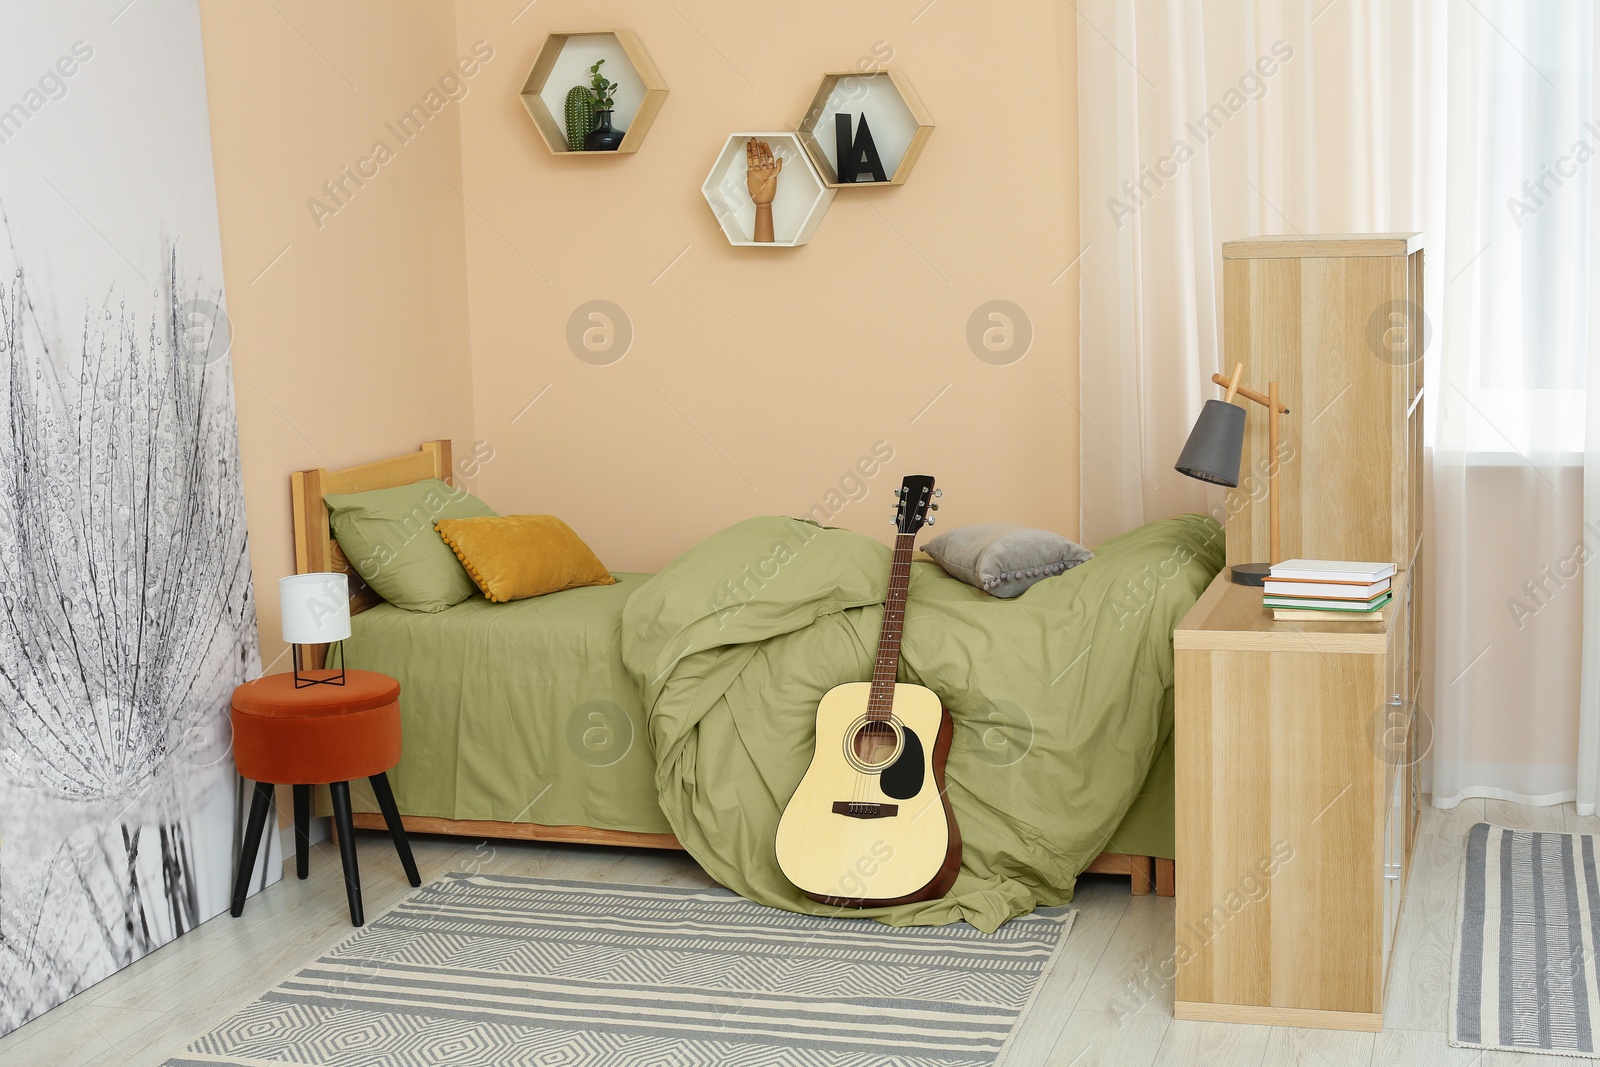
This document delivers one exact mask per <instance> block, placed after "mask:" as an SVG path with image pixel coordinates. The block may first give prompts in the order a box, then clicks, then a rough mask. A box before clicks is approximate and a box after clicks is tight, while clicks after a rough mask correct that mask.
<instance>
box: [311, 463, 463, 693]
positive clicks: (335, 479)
mask: <svg viewBox="0 0 1600 1067" xmlns="http://www.w3.org/2000/svg"><path fill="white" fill-rule="evenodd" d="M450 472H451V465H450V442H449V441H424V442H422V447H421V448H420V449H418V450H417V451H415V452H408V453H406V454H405V455H403V456H393V457H391V458H389V459H380V460H377V461H376V462H373V463H364V464H362V465H361V466H359V467H346V468H344V469H342V470H340V469H335V468H332V467H319V468H317V469H316V470H309V471H295V472H294V473H293V474H291V475H289V501H290V504H291V506H292V508H293V521H294V572H295V573H296V574H309V573H312V572H315V571H343V572H344V573H345V574H348V575H349V576H350V614H352V615H356V614H359V613H361V612H363V611H366V610H367V609H368V608H370V607H375V606H376V605H378V604H380V603H382V601H383V598H382V597H380V596H378V594H377V593H374V592H373V591H372V590H371V589H370V588H368V586H367V583H366V582H363V581H362V580H361V576H360V575H358V574H357V573H356V572H355V569H354V568H353V567H351V566H350V561H349V560H347V559H345V558H344V553H343V552H341V551H340V550H339V543H338V542H337V541H335V540H334V539H333V533H332V531H331V530H330V529H329V528H328V506H327V505H326V504H324V503H323V501H322V494H323V493H365V492H369V491H371V490H373V489H393V488H395V487H396V486H400V485H410V484H411V483H412V482H420V481H422V480H423V479H424V478H438V479H439V480H440V481H442V482H445V483H446V484H450ZM319 662H320V657H319Z"/></svg>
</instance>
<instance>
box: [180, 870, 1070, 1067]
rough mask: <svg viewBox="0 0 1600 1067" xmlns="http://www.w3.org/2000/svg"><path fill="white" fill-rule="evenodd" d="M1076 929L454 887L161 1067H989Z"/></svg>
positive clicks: (389, 920) (406, 909) (614, 894)
mask: <svg viewBox="0 0 1600 1067" xmlns="http://www.w3.org/2000/svg"><path fill="white" fill-rule="evenodd" d="M1075 914H1076V913H1075V912H1070V911H1066V910H1065V909H1060V908H1052V909H1042V910H1040V911H1038V912H1036V913H1034V914H1032V915H1028V916H1024V917H1022V918H1020V919H1013V920H1012V921H1011V922H1009V923H1007V924H1005V925H1004V926H1002V927H1001V928H1000V929H999V930H998V931H996V932H995V933H993V934H983V933H980V932H979V931H978V930H976V929H974V928H973V927H971V926H968V925H966V924H964V923H958V924H954V925H951V926H943V927H907V928H904V929H895V928H891V927H887V926H883V925H880V924H878V923H875V922H872V921H871V920H866V919H854V918H852V919H832V918H819V917H817V916H810V915H796V914H792V913H790V912H786V911H778V910H776V909H773V908H767V907H763V906H762V905H759V904H754V903H751V902H750V901H748V900H745V899H743V898H742V897H738V896H735V895H734V894H732V893H729V892H727V891H725V890H701V889H678V888H666V887H659V886H632V885H608V884H605V883H599V882H564V881H554V880H546V879H531V878H514V877H507V876H492V875H481V874H479V875H473V874H452V875H447V876H446V877H444V878H441V879H440V880H438V881H436V882H432V883H430V884H429V885H426V886H423V887H422V888H421V889H418V890H417V891H416V892H414V893H413V894H412V895H411V896H410V897H408V898H407V899H406V900H404V901H402V902H401V903H400V904H398V905H396V906H395V907H394V908H393V909H391V910H390V911H389V912H387V913H385V914H384V915H383V916H382V917H381V918H379V919H376V920H374V921H373V922H371V923H370V924H369V925H368V926H367V927H366V928H365V929H363V930H361V931H360V932H359V933H357V934H356V935H355V936H353V937H352V938H350V939H349V940H348V941H346V942H345V943H344V944H343V945H341V946H339V947H338V948H336V949H334V950H333V951H332V952H330V953H328V954H327V955H326V956H323V957H321V958H320V959H318V960H316V961H315V962H313V963H312V964H310V965H309V966H307V967H305V968H304V969H302V970H301V971H300V972H299V973H298V974H295V975H294V976H293V977H291V978H289V979H287V980H285V981H283V982H281V983H279V984H278V985H277V986H276V987H275V988H273V989H272V990H270V991H269V992H268V993H266V994H265V995H264V996H262V997H261V998H260V999H259V1000H257V1001H255V1002H254V1003H252V1004H250V1005H248V1006H247V1007H245V1008H244V1009H243V1010H241V1011H239V1012H238V1013H237V1014H235V1015H234V1016H233V1017H232V1018H231V1019H229V1020H228V1021H227V1022H225V1023H224V1024H223V1025H221V1026H219V1027H218V1028H217V1029H216V1030H213V1031H212V1032H211V1033H209V1034H207V1035H205V1036H204V1037H202V1038H200V1039H199V1040H197V1041H195V1042H194V1043H193V1044H191V1045H190V1046H189V1048H188V1049H187V1050H185V1052H184V1054H183V1055H181V1056H179V1057H177V1058H175V1059H171V1060H168V1061H167V1067H202V1065H204V1067H215V1065H217V1064H229V1065H238V1067H266V1065H271V1067H286V1065H288V1067H296V1065H306V1067H311V1065H315V1067H346V1065H352V1067H353V1065H356V1064H381V1065H383V1067H425V1065H426V1067H434V1065H438V1064H452V1065H458V1064H463V1065H464V1064H472V1065H490V1067H503V1065H504V1067H509V1065H513V1064H515V1065H519V1067H520V1065H535V1064H539V1065H543V1064H551V1065H554V1064H562V1065H569V1067H612V1065H615V1067H639V1065H642V1064H652V1065H660V1067H674V1065H683V1067H702V1065H713V1064H714V1065H716V1067H755V1065H760V1067H821V1065H838V1067H845V1065H849V1067H989V1065H992V1064H995V1063H997V1062H999V1059H1000V1056H1001V1055H1002V1054H1003V1053H1004V1051H1005V1049H1006V1048H1007V1046H1008V1044H1009V1043H1010V1041H1011V1038H1012V1035H1013V1034H1014V1033H1015V1032H1016V1030H1017V1027H1018V1024H1020V1023H1021V1021H1022V1019H1023V1017H1024V1016H1025V1015H1026V1013H1027V1011H1028V1008H1029V1006H1030V1005H1031V1004H1032V1002H1033V998H1034V995H1035V993H1036V992H1037V990H1038V988H1039V985H1040V983H1041V982H1042V981H1043V979H1044V976H1045V975H1046V973H1048V971H1049V969H1050V966H1051V963H1052V961H1053V960H1054V958H1055V956H1056V953H1057V952H1058V951H1059V950H1060V948H1061V946H1062V945H1063V944H1064V943H1065V942H1066V938H1067V934H1068V932H1069V931H1070V930H1071V928H1072V919H1073V916H1074V915H1075Z"/></svg>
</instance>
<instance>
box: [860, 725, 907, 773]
mask: <svg viewBox="0 0 1600 1067" xmlns="http://www.w3.org/2000/svg"><path fill="white" fill-rule="evenodd" d="M899 743H900V739H899V737H898V735H897V734H896V733H895V728H894V727H893V726H891V725H889V724H888V723H886V722H869V723H866V724H864V725H863V726H862V727H861V729H860V730H858V731H856V737H855V741H854V743H853V748H854V749H855V755H856V759H858V760H860V761H861V762H862V763H863V764H865V765H866V766H868V767H876V766H878V765H879V764H883V763H887V762H888V761H889V760H890V759H891V758H893V756H894V751H895V749H896V748H898V747H899Z"/></svg>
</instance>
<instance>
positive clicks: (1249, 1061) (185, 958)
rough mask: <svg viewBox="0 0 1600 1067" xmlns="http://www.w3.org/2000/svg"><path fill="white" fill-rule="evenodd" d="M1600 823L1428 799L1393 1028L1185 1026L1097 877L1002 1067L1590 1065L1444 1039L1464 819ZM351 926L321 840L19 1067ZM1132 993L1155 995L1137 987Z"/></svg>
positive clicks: (137, 1065)
mask: <svg viewBox="0 0 1600 1067" xmlns="http://www.w3.org/2000/svg"><path fill="white" fill-rule="evenodd" d="M1484 818H1487V819H1488V820H1489V821H1491V822H1495V823H1498V824H1499V825H1502V826H1515V827H1522V828H1527V829H1539V830H1563V829H1564V830H1581V831H1584V832H1588V833H1600V819H1580V818H1579V817H1578V816H1577V814H1576V813H1575V811H1574V809H1573V807H1572V805H1570V804H1568V805H1566V806H1565V807H1564V808H1524V807H1518V806H1516V805H1510V804H1503V803H1500V802H1498V801H1469V802H1467V803H1465V804H1463V805H1461V807H1459V808H1456V809H1454V810H1453V811H1448V812H1445V811H1436V810H1434V809H1431V808H1429V809H1425V811H1424V814H1423V824H1422V831H1423V833H1422V836H1421V837H1420V839H1419V841H1418V844H1417V850H1418V861H1417V865H1416V868H1415V871H1414V873H1413V875H1412V878H1413V881H1412V883H1411V888H1410V891H1409V893H1408V896H1407V900H1406V907H1405V914H1404V915H1403V916H1402V918H1401V921H1400V938H1399V943H1398V947H1397V954H1396V957H1395V962H1394V966H1395V973H1394V979H1393V984H1392V987H1391V992H1390V996H1389V1003H1388V1007H1387V1024H1388V1028H1387V1029H1386V1030H1385V1031H1384V1032H1383V1033H1382V1034H1376V1035H1374V1034H1345V1033H1335V1032H1331V1031H1325V1030H1296V1029H1287V1028H1278V1027H1267V1026H1234V1025H1229V1024H1224V1023H1193V1022H1175V1021H1173V1019H1172V989H1171V986H1170V984H1169V983H1165V982H1162V981H1161V979H1160V977H1159V973H1160V966H1159V965H1160V963H1161V962H1162V961H1163V960H1164V959H1165V958H1166V957H1167V956H1168V955H1169V954H1170V953H1171V951H1172V943H1173V903H1172V900H1171V899H1163V898H1161V897H1156V896H1146V897H1134V896H1131V895H1129V893H1128V883H1127V880H1126V879H1113V878H1108V877H1100V876H1090V877H1086V878H1085V879H1084V880H1083V882H1082V883H1081V885H1080V887H1079V893H1078V899H1077V902H1076V905H1077V907H1078V908H1079V909H1080V914H1079V916H1078V920H1077V923H1076V925H1075V926H1074V927H1073V930H1072V934H1071V937H1070V938H1069V939H1068V942H1067V946H1066V948H1065V949H1064V951H1063V952H1062V955H1061V957H1060V959H1059V961H1058V963H1057V965H1056V967H1055V969H1054V971H1052V972H1051V974H1050V976H1049V978H1048V979H1047V980H1046V981H1045V984H1044V987H1043V989H1042V990H1041V991H1040V994H1039V1000H1038V1002H1037V1003H1036V1004H1035V1006H1034V1009H1033V1011H1032V1012H1031V1013H1030V1015H1029V1017H1028V1019H1027V1021H1026V1023H1025V1024H1024V1027H1023V1031H1022V1033H1021V1034H1020V1035H1019V1036H1018V1044H1017V1045H1016V1047H1015V1048H1014V1050H1013V1051H1012V1053H1011V1055H1010V1056H1009V1057H1008V1059H1007V1060H1006V1064H1005V1067H1091V1065H1094V1064H1108V1065H1109V1064H1115V1065H1117V1067H1147V1065H1152V1064H1162V1065H1174V1067H1178V1065H1201V1064H1207V1065H1210V1064H1215V1065H1227V1067H1234V1065H1240V1067H1281V1065H1291V1064H1305V1065H1308V1067H1354V1065H1371V1067H1379V1065H1385V1067H1387V1065H1395V1067H1400V1065H1415V1067H1436V1065H1445V1067H1456V1065H1470V1064H1478V1065H1481V1067H1498V1065H1505V1064H1511V1063H1519V1064H1522V1063H1525V1064H1527V1065H1529V1067H1553V1065H1555V1064H1560V1063H1569V1064H1588V1065H1593V1064H1595V1063H1596V1062H1597V1061H1594V1060H1569V1059H1566V1058H1558V1057H1550V1056H1538V1057H1532V1056H1519V1055H1512V1054H1508V1053H1478V1052H1474V1051H1469V1050H1465V1049H1452V1048H1450V1047H1448V1045H1447V1044H1446V1042H1445V1035H1444V1030H1445V1018H1446V1016H1445V1010H1446V1000H1447V997H1448V996H1449V989H1450V976H1449V967H1450V957H1451V949H1452V945H1453V941H1454V936H1455V933H1454V930H1453V926H1454V922H1455V916H1456V893H1457V881H1458V878H1459V870H1460V863H1461V858H1462V855H1463V852H1464V844H1463V842H1464V839H1465V834H1466V832H1467V829H1468V827H1470V826H1471V825H1472V824H1473V823H1474V822H1477V821H1479V820H1481V819H1484ZM360 845H361V873H362V881H363V888H364V890H365V899H366V907H367V914H368V915H369V916H376V915H377V914H379V913H380V912H382V911H383V910H385V909H386V908H388V907H389V906H390V905H392V904H394V903H395V902H396V901H398V900H399V899H400V898H401V897H403V896H404V895H405V893H406V892H407V891H408V887H407V886H406V885H405V883H404V881H403V880H402V877H401V875H400V869H399V863H398V861H396V859H395V857H394V853H393V851H392V848H391V846H390V844H389V841H388V838H387V837H385V836H382V835H378V834H366V833H364V834H362V835H361V842H360ZM415 850H416V855H417V863H418V866H419V867H420V868H421V871H422V877H423V880H424V881H427V880H429V879H432V878H436V877H438V876H439V875H442V874H444V873H446V872H448V871H460V870H466V871H485V872H494V873H505V874H521V875H533V876H541V875H542V876H548V877H555V878H577V879H594V880H604V881H613V882H631V883H645V884H654V885H708V884H710V883H709V881H708V879H707V878H706V877H705V875H704V874H703V873H701V871H700V870H699V868H697V867H695V866H694V865H693V863H692V862H690V861H689V860H688V859H687V857H685V856H683V855H682V854H679V853H665V852H643V851H632V850H626V849H611V848H589V847H582V846H560V845H555V846H551V845H536V844H523V843H512V842H503V841H495V842H478V841H470V840H469V841H463V840H457V839H450V838H436V837H435V838H418V839H417V840H416V841H415ZM350 933H351V928H350V926H349V918H348V915H347V914H346V912H345V902H344V884H343V881H342V879H341V878H340V874H339V857H338V852H337V850H335V849H333V848H331V847H330V845H329V843H328V842H324V843H322V844H321V845H319V846H317V850H316V855H315V857H314V858H313V863H312V872H311V878H310V879H309V880H308V881H306V882H303V883H302V882H297V881H295V880H294V879H293V878H292V877H291V878H290V879H287V880H285V881H283V882H281V883H279V884H278V885H276V886H274V887H272V888H271V889H269V890H267V891H266V892H265V893H262V894H260V895H258V896H256V897H253V898H252V899H251V901H250V904H249V906H248V907H247V908H246V910H245V915H244V918H243V919H237V920H235V919H231V918H229V917H228V916H226V915H223V916H220V917H218V918H216V919H213V920H211V921H210V922H208V923H206V924H204V925H203V926H201V927H200V929H198V930H196V931H194V932H193V933H191V934H189V935H187V936H185V937H182V938H180V939H178V940H177V941H175V942H174V943H172V944H171V945H168V946H167V947H166V948H164V949H162V950H160V951H159V952H156V953H154V954H153V955H151V956H149V957H147V958H146V959H144V960H142V961H140V962H139V963H136V964H134V965H133V966H132V967H129V968H127V969H126V970H124V971H122V972H120V973H119V974H117V975H115V976H113V977H112V978H110V979H108V980H107V981H105V982H102V983H101V984H100V985H97V986H95V987H94V988H92V989H90V990H88V991H87V992H84V993H82V994H80V995H79V996H77V997H75V998H74V999H73V1000H71V1001H69V1002H68V1003H66V1004H64V1005H62V1006H61V1007H59V1008H57V1009H55V1010H54V1011H51V1012H49V1013H47V1014H45V1015H44V1016H41V1017H40V1018H39V1019H36V1020H34V1021H33V1022H32V1023H29V1024H28V1025H27V1026H24V1027H22V1028H21V1029H19V1030H17V1031H16V1032H14V1033H12V1034H10V1035H8V1036H7V1037H5V1038H0V1064H4V1065H5V1067H87V1065H93V1067H147V1065H154V1064H159V1063H161V1062H162V1061H163V1060H164V1059H166V1058H167V1057H169V1056H171V1055H174V1054H176V1053H177V1052H179V1051H180V1050H181V1049H182V1048H183V1046H184V1045H185V1044H187V1043H188V1042H189V1041H190V1040H192V1039H193V1038H194V1037H196V1036H198V1035H199V1034H201V1033H202V1032H204V1031H205V1030H207V1029H209V1028H210V1027H211V1026H213V1025H215V1024H216V1023H218V1022H220V1021H221V1020H222V1019H224V1018H226V1017H227V1016H228V1015H230V1014H231V1013H232V1012H234V1011H235V1010H236V1009H238V1008H239V1007H240V1006H241V1005H243V1004H245V1003H246V1002H248V1001H250V1000H252V999H254V998H255V997H256V996H258V995H259V994H261V993H262V992H263V991H265V990H266V989H267V988H268V987H269V986H271V985H273V984H274V983H276V982H277V981H279V980H280V979H282V978H284V977H286V976H287V975H289V974H290V973H291V972H293V971H294V970H296V969H297V968H298V967H299V966H300V965H301V964H303V963H304V962H305V961H307V960H309V959H311V958H313V957H315V956H316V955H318V954H319V953H321V952H323V951H325V950H326V949H328V948H329V947H331V946H332V945H334V944H336V943H337V942H339V941H341V940H343V939H344V938H346V937H347V936H349V935H350ZM1134 988H1142V990H1143V992H1142V993H1138V994H1135V993H1133V992H1131V990H1132V989H1134Z"/></svg>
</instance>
